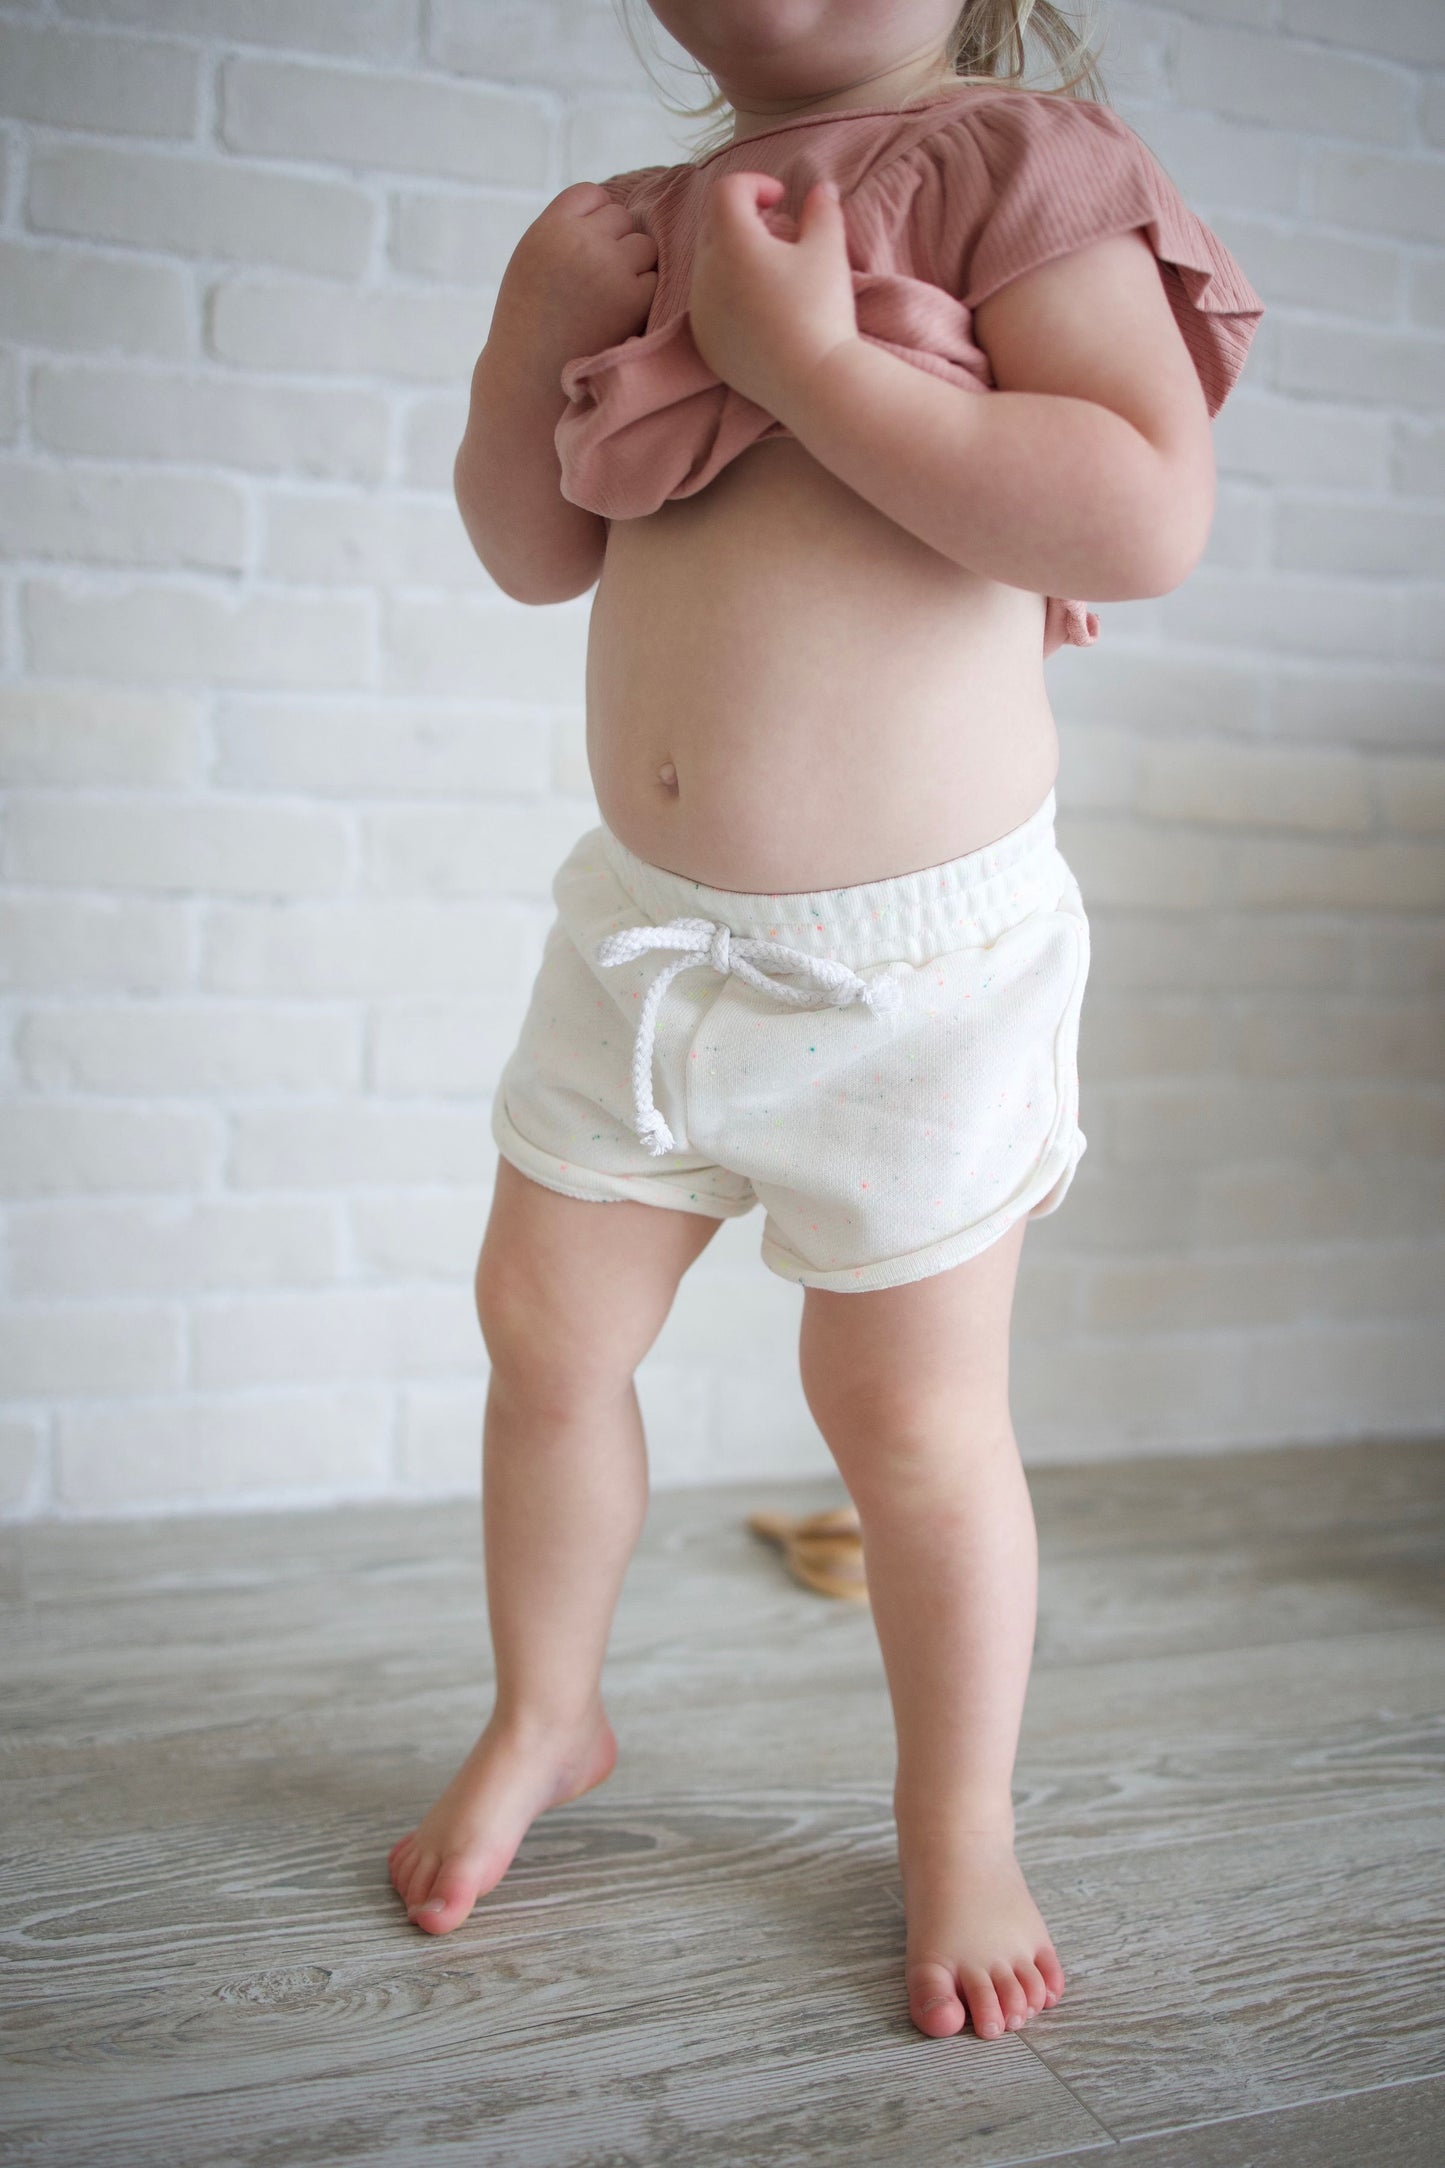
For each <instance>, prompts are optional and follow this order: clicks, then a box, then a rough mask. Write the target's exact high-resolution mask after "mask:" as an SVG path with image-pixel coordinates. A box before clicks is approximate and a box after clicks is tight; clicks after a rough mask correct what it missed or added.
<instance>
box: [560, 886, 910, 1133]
mask: <svg viewBox="0 0 1445 2168" xmlns="http://www.w3.org/2000/svg"><path fill="white" fill-rule="evenodd" d="M647 949H680V950H681V951H682V952H683V953H682V954H681V955H679V956H677V957H676V958H675V959H674V960H673V961H672V962H671V963H669V964H666V965H664V967H663V969H662V970H661V971H659V972H658V974H657V977H656V978H655V979H654V980H653V982H652V984H651V985H650V986H649V987H648V989H647V992H646V994H645V995H644V997H643V1002H642V1013H641V1016H640V1018H639V1020H638V1025H637V1037H636V1038H635V1039H634V1041H633V1045H632V1098H633V1105H634V1107H635V1109H636V1116H637V1119H636V1121H635V1123H634V1125H633V1126H634V1127H635V1129H636V1131H637V1134H638V1136H639V1137H640V1138H641V1139H642V1142H643V1144H644V1145H645V1146H646V1147H647V1150H648V1151H649V1152H651V1153H652V1154H653V1156H654V1157H657V1156H658V1155H659V1154H660V1153H662V1152H670V1151H672V1150H673V1149H674V1148H675V1146H674V1139H673V1134H672V1131H671V1130H670V1129H669V1128H668V1126H667V1123H666V1122H665V1121H664V1120H663V1118H662V1116H661V1114H659V1112H658V1110H657V1104H656V1102H655V1100H654V1099H653V1096H652V1057H653V1050H654V1047H655V1044H656V1038H657V1012H658V1010H659V1008H660V1007H661V1005H662V997H663V995H664V994H665V993H666V992H667V989H668V987H669V986H670V985H671V984H672V982H673V980H674V979H675V978H676V977H677V974H678V973H679V971H692V970H695V969H696V968H697V966H698V965H699V964H710V965H711V966H712V968H713V970H714V971H718V972H721V973H722V975H723V977H724V978H726V977H727V975H728V973H729V972H732V973H734V974H735V975H736V976H737V977H738V978H740V979H743V980H745V981H746V983H747V984H748V985H749V986H755V987H756V988H757V989H758V991H759V992H760V993H764V994H771V995H772V997H773V999H774V1000H775V1001H782V1002H785V1003H790V1004H791V1005H792V1006H793V1007H794V1008H799V1009H816V1008H821V1007H824V1006H827V1005H829V1004H831V1006H832V1007H834V1008H837V1009H846V1008H847V1007H848V1005H849V1003H850V1002H854V1001H861V1002H863V1003H864V1004H865V1005H866V1006H867V1007H868V1008H870V1009H872V1010H873V1011H874V1012H875V1014H876V1013H879V1012H881V1011H884V1010H888V1009H892V1008H894V1007H896V1006H897V1003H898V998H899V990H898V982H897V980H896V979H892V978H883V979H876V980H871V981H870V980H868V979H865V978H862V977H860V976H859V974H858V973H857V972H856V971H853V970H851V969H850V968H849V966H848V965H847V964H840V963H837V962H835V961H834V960H833V959H832V958H831V957H827V956H808V955H805V954H804V952H803V951H802V950H801V949H795V948H787V947H785V946H784V944H783V943H782V942H781V941H754V940H751V939H748V938H745V937H744V936H742V935H739V934H735V933H733V932H732V930H731V929H730V928H729V927H727V926H724V925H722V924H720V923H719V922H718V921H717V920H716V919H711V918H675V919H673V920H671V921H670V922H669V923H668V924H667V925H665V926H628V927H625V928H624V929H623V930H622V931H621V932H620V933H610V934H608V935H607V937H606V939H605V940H604V941H602V942H601V943H599V945H598V948H597V961H598V963H599V964H604V965H611V964H627V963H631V962H633V960H634V959H635V958H636V957H638V956H641V955H642V954H643V953H644V952H645V951H646V950H647ZM764 965H771V967H772V970H773V971H793V972H798V973H800V974H801V975H802V976H804V977H806V978H810V979H812V981H813V986H812V987H803V986H787V985H784V983H783V982H782V980H781V979H777V978H774V977H771V976H770V975H769V972H768V971H767V970H766V969H762V968H760V967H761V966H764ZM820 988H821V990H822V992H823V993H824V994H825V995H826V997H827V1001H826V1003H825V1002H820V1001H819V999H818V989H820Z"/></svg>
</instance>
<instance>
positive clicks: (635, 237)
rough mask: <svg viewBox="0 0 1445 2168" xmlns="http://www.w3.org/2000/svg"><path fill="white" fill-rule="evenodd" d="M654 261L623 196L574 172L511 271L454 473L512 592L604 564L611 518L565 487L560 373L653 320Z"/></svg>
mask: <svg viewBox="0 0 1445 2168" xmlns="http://www.w3.org/2000/svg"><path fill="white" fill-rule="evenodd" d="M656 265H657V244H656V242H655V241H654V240H653V239H652V238H651V236H650V235H648V234H646V233H641V232H636V231H634V230H633V225H632V220H631V217H630V216H629V214H628V213H627V211H626V210H625V209H624V208H623V207H622V205H621V204H619V203H617V202H615V201H614V200H613V198H612V197H611V196H610V195H609V194H608V192H607V190H606V189H605V188H603V187H601V186H599V185H598V184H597V183H595V182H592V181H576V182H574V183H573V184H572V185H571V186H570V187H568V188H564V189H563V190H562V192H561V194H560V195H558V196H554V197H553V199H552V201H551V202H550V203H549V204H548V205H547V206H546V208H545V209H544V210H543V211H542V212H541V214H540V215H539V216H538V217H537V218H535V219H534V220H533V222H532V224H531V225H530V226H529V227H528V228H527V231H526V232H525V233H524V234H523V236H522V238H521V240H520V241H519V242H518V243H517V246H516V248H515V250H514V251H513V253H512V258H511V261H510V262H509V263H508V265H507V268H506V270H505V271H504V273H503V274H502V281H501V285H500V286H499V288H498V290H497V301H496V306H495V308H494V309H493V311H492V323H491V329H490V332H489V334H488V338H487V343H486V345H485V346H484V347H483V348H482V351H481V353H480V354H479V355H478V357H477V363H476V367H475V368H474V370H473V371H472V397H471V409H470V412H469V414H468V417H467V426H466V433H465V435H464V436H463V438H462V442H461V447H460V449H459V450H458V452H457V456H456V462H455V465H454V468H453V484H454V487H455V491H456V500H457V510H458V511H459V512H460V513H461V515H462V524H463V526H464V527H465V528H466V530H467V534H468V536H469V537H470V540H471V544H472V547H473V549H474V550H475V551H476V553H477V555H478V557H480V559H481V561H482V563H483V564H484V565H485V566H486V568H487V570H488V572H490V574H491V575H492V578H493V579H494V580H495V581H496V583H497V585H498V586H499V587H500V588H501V589H502V591H503V593H504V594H508V595H510V596H511V597H512V598H513V600H514V601H517V602H567V601H570V600H571V598H572V597H573V596H574V595H580V594H583V593H585V592H586V590H587V589H588V588H589V587H590V586H591V585H592V583H593V581H594V580H595V579H596V578H597V575H598V573H599V572H600V570H601V569H602V560H603V557H604V556H605V554H606V549H607V522H606V520H605V519H603V518H601V517H600V516H599V514H597V513H596V512H589V511H587V510H586V509H585V508H584V507H583V506H581V505H577V504H573V503H572V502H571V501H570V499H568V498H566V497H564V496H563V495H562V490H561V466H560V463H559V461H558V457H557V447H556V444H555V441H554V433H555V431H556V427H557V424H558V422H559V421H560V420H561V418H562V415H563V414H564V412H565V411H566V408H567V404H568V401H567V394H566V393H565V392H564V391H563V390H562V387H561V384H560V381H559V379H560V377H561V373H562V370H563V368H564V367H565V365H566V364H567V362H569V361H571V360H573V359H574V358H575V357H576V356H577V355H579V354H591V353H599V352H601V351H602V350H603V349H604V348H605V347H608V346H612V345H615V344H616V343H617V342H618V341H620V340H622V339H625V338H627V337H628V336H629V335H630V334H631V333H633V332H635V331H637V330H638V329H639V328H640V327H641V325H642V324H644V323H645V322H646V320H647V314H648V311H649V309H650V307H651V304H652V296H653V293H654V291H655V289H656V286H657V270H656Z"/></svg>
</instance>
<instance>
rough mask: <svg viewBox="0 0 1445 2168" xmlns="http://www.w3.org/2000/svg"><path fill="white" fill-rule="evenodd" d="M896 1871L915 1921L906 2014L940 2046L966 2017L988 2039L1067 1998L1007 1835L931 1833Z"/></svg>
mask: <svg viewBox="0 0 1445 2168" xmlns="http://www.w3.org/2000/svg"><path fill="white" fill-rule="evenodd" d="M898 1856H899V1864H900V1867H901V1869H902V1873H903V1903H904V1911H905V1912H906V1914H907V1918H908V1954H907V1959H906V1969H905V1975H904V1977H905V1980H906V1983H907V1988H908V2014H909V2016H910V2017H911V2018H912V2020H913V2022H914V2024H915V2025H916V2026H917V2027H918V2029H919V2031H920V2032H923V2033H927V2034H928V2035H929V2036H930V2038H933V2039H941V2038H942V2037H943V2036H944V2035H945V2034H946V2033H957V2032H962V2031H963V2028H964V2026H965V2024H966V2023H967V2022H968V2019H970V2018H971V2019H972V2020H973V2029H974V2031H975V2032H976V2033H978V2034H979V2036H980V2037H981V2038H982V2039H984V2040H995V2039H997V2038H998V2036H999V2034H1000V2033H1002V2032H1004V2031H1009V2032H1015V2031H1017V2030H1018V2028H1019V2027H1020V2026H1022V2025H1026V2024H1027V2023H1028V2021H1029V2019H1030V2018H1031V2017H1032V2016H1033V2014H1034V2012H1035V2011H1036V2010H1051V2009H1052V2008H1053V2006H1054V2004H1055V2003H1056V2002H1057V2001H1058V1999H1059V1997H1060V1996H1061V1995H1062V1994H1063V1992H1064V1968H1063V1966H1062V1965H1061V1964H1060V1963H1059V1960H1058V1956H1057V1954H1056V1952H1055V1950H1054V1946H1053V1944H1052V1942H1050V1940H1049V1936H1048V1930H1047V1928H1046V1927H1045V1926H1044V1922H1043V1916H1042V1914H1041V1913H1040V1911H1039V1909H1038V1907H1037V1905H1036V1904H1035V1903H1034V1901H1033V1898H1032V1897H1031V1896H1030V1895H1029V1890H1028V1884H1027V1883H1026V1882H1025V1880H1024V1878H1023V1871H1022V1869H1021V1868H1020V1866H1019V1863H1018V1861H1017V1859H1016V1858H1015V1857H1014V1848H1013V1843H1012V1840H1011V1838H1010V1837H1009V1836H1008V1835H1007V1834H1006V1833H1005V1832H1004V1831H1002V1830H979V1829H962V1828H955V1829H944V1830H940V1829H939V1828H937V1827H936V1826H935V1827H933V1828H932V1829H931V1830H930V1832H929V1834H928V1835H927V1836H926V1837H919V1836H915V1837H913V1838H912V1839H911V1840H910V1841H908V1842H907V1843H906V1844H905V1839H904V1835H903V1831H902V1828H901V1827H900V1830H899V1845H898Z"/></svg>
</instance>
